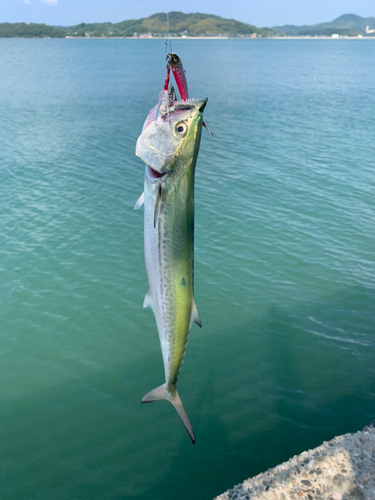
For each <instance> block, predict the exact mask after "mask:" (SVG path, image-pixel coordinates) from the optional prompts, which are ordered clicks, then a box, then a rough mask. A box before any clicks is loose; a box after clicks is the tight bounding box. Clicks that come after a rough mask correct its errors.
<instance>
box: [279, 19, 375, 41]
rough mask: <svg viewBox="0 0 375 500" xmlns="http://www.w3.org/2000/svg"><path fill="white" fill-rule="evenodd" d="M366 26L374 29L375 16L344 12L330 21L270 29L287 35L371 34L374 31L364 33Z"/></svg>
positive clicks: (287, 25)
mask: <svg viewBox="0 0 375 500" xmlns="http://www.w3.org/2000/svg"><path fill="white" fill-rule="evenodd" d="M367 26H369V27H370V31H371V30H375V17H361V16H357V15H356V14H344V15H343V16H340V17H338V18H337V19H334V20H333V21H331V22H330V23H320V24H311V25H309V26H308V25H305V26H293V25H290V24H286V25H285V26H274V27H273V28H272V29H274V30H275V31H279V32H280V33H283V34H284V35H287V36H305V35H310V36H315V35H318V36H319V35H320V36H331V35H333V34H334V33H337V34H338V35H347V36H357V35H363V36H366V35H372V36H374V34H375V33H366V28H367Z"/></svg>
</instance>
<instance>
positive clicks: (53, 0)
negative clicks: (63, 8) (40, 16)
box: [40, 0, 59, 5]
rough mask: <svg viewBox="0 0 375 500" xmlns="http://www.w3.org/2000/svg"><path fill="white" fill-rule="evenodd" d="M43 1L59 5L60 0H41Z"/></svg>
mask: <svg viewBox="0 0 375 500" xmlns="http://www.w3.org/2000/svg"><path fill="white" fill-rule="evenodd" d="M40 1H41V2H42V3H46V4H47V5H57V4H58V2H59V0H40Z"/></svg>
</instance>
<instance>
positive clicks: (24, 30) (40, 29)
mask: <svg viewBox="0 0 375 500" xmlns="http://www.w3.org/2000/svg"><path fill="white" fill-rule="evenodd" d="M65 34H66V33H65V30H64V29H63V28H55V27H54V26H47V25H46V24H34V23H30V24H26V23H14V24H11V23H0V37H2V38H14V37H20V38H44V37H49V38H62V37H64V36H65Z"/></svg>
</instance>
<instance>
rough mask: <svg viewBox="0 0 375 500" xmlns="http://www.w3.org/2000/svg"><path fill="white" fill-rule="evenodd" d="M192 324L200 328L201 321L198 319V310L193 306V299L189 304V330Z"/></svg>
mask: <svg viewBox="0 0 375 500" xmlns="http://www.w3.org/2000/svg"><path fill="white" fill-rule="evenodd" d="M193 323H196V324H197V325H198V326H200V327H201V328H202V321H201V319H200V317H199V313H198V309H197V306H196V305H195V300H194V299H193V303H192V304H191V313H190V325H189V329H190V328H191V327H192V326H193Z"/></svg>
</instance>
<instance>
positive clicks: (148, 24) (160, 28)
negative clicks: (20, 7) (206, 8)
mask: <svg viewBox="0 0 375 500" xmlns="http://www.w3.org/2000/svg"><path fill="white" fill-rule="evenodd" d="M169 31H170V33H171V35H175V36H184V35H185V36H200V35H203V36H209V35H214V36H218V35H223V36H237V37H238V36H239V37H246V36H251V35H253V36H254V35H258V36H264V37H267V36H272V35H277V34H279V33H277V32H276V31H275V30H272V29H269V28H257V27H256V26H253V25H251V24H246V23H241V22H239V21H235V20H234V19H224V18H222V17H219V16H213V15H211V14H199V13H195V14H184V13H182V12H170V13H169ZM166 32H167V14H165V13H160V14H154V15H152V16H149V17H146V18H143V19H133V20H130V21H122V22H120V23H92V24H86V23H82V24H78V25H76V26H69V27H66V28H63V27H58V28H57V27H53V26H47V25H45V24H25V23H16V24H10V23H2V24H1V23H0V37H60V38H62V37H65V36H87V37H88V36H93V37H101V36H102V37H129V36H133V35H134V33H136V34H137V35H138V36H139V35H142V34H147V33H151V34H152V35H153V36H163V37H165V36H166Z"/></svg>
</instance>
